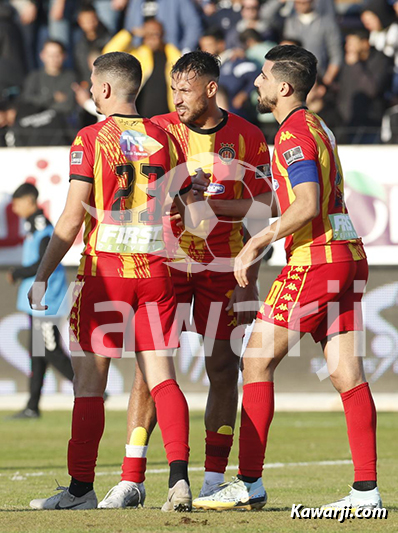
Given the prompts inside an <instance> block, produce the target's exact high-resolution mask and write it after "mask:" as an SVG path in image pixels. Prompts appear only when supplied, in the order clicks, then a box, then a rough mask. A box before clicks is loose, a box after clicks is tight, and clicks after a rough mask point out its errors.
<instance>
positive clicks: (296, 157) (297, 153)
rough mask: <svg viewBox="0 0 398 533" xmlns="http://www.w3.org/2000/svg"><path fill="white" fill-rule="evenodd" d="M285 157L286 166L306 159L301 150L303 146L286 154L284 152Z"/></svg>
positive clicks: (291, 149)
mask: <svg viewBox="0 0 398 533" xmlns="http://www.w3.org/2000/svg"><path fill="white" fill-rule="evenodd" d="M283 157H284V159H285V161H286V164H287V165H288V166H289V165H291V164H292V163H294V162H295V161H300V160H301V159H304V154H303V150H302V149H301V146H295V147H294V148H290V150H286V152H283Z"/></svg>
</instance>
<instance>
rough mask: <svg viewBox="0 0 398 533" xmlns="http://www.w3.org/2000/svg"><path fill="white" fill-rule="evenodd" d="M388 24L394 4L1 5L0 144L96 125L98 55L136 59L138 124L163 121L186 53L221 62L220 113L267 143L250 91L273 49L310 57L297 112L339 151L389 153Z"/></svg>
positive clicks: (391, 68) (394, 119)
mask: <svg viewBox="0 0 398 533" xmlns="http://www.w3.org/2000/svg"><path fill="white" fill-rule="evenodd" d="M397 14H398V0H363V2H360V1H359V2H358V0H356V1H355V0H347V1H346V0H343V1H340V2H334V0H91V2H88V1H85V0H0V146H57V145H68V144H70V142H71V140H73V137H74V135H75V134H76V132H77V130H78V129H80V128H81V127H83V126H86V125H89V124H92V123H94V122H96V121H98V120H101V118H102V117H100V116H98V115H97V113H96V111H95V107H94V104H93V102H92V100H91V97H90V92H89V88H90V72H91V65H92V63H93V61H94V60H95V58H96V57H98V56H99V55H101V54H102V53H105V52H111V51H123V52H128V53H131V54H134V55H135V56H136V57H137V58H138V59H139V60H140V61H141V63H142V66H143V84H142V87H141V90H140V93H139V97H138V101H137V107H138V110H139V112H140V114H141V115H143V116H147V117H149V118H150V117H152V116H154V115H158V114H162V113H167V112H169V111H173V110H174V109H173V102H172V95H171V91H170V81H169V72H170V69H171V66H172V65H173V63H174V62H175V61H176V60H177V59H178V57H180V55H181V54H183V53H185V52H187V51H190V50H195V49H197V48H199V49H201V50H205V51H208V52H211V53H213V54H217V55H218V56H219V57H220V59H221V77H220V90H219V94H218V98H219V105H220V106H221V107H223V108H224V109H228V110H230V111H231V112H233V113H236V114H238V115H241V116H243V117H245V118H247V119H249V120H250V121H252V122H254V123H257V124H258V125H259V126H260V127H261V128H262V129H263V131H264V133H265V136H266V138H267V140H268V141H269V142H270V143H272V142H273V138H274V135H275V132H276V131H277V128H278V125H277V124H276V123H275V122H274V119H273V117H272V115H262V116H260V115H259V114H258V113H257V111H256V102H257V94H256V92H255V90H253V89H254V88H253V82H254V79H255V78H256V76H257V74H258V72H259V69H260V68H261V66H262V63H263V59H264V55H265V54H266V53H267V51H268V50H269V49H270V48H272V47H273V46H274V45H275V44H278V43H286V44H287V43H289V44H298V45H301V46H304V47H305V48H307V49H308V50H310V51H312V52H313V53H314V54H315V55H316V57H317V59H318V70H319V77H318V80H317V83H316V85H315V87H314V88H313V90H312V91H311V93H310V95H309V98H308V102H307V104H308V107H309V108H310V109H311V110H313V111H314V112H316V113H318V114H319V115H320V116H321V117H322V118H323V119H324V120H325V122H326V123H327V124H328V126H329V127H330V128H331V129H332V130H333V131H334V133H335V135H336V137H337V140H338V141H339V142H340V143H343V144H375V143H396V142H397V141H398V15H397Z"/></svg>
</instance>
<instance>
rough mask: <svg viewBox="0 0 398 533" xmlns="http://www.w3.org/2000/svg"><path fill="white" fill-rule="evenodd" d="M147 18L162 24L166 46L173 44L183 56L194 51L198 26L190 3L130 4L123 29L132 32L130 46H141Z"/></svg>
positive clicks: (175, 0) (161, 0)
mask: <svg viewBox="0 0 398 533" xmlns="http://www.w3.org/2000/svg"><path fill="white" fill-rule="evenodd" d="M148 18H156V19H157V20H159V22H161V23H162V24H163V27H164V30H165V42H166V43H171V44H174V46H176V47H177V48H178V49H179V50H182V52H183V53H185V52H189V51H190V50H194V49H195V48H196V47H197V44H198V42H199V38H200V35H201V33H202V24H201V20H200V16H199V15H198V12H197V10H196V7H195V5H194V4H193V1H192V0H153V1H151V2H147V1H146V0H130V1H129V4H128V7H127V10H126V16H125V20H124V27H125V28H126V29H127V30H132V33H133V35H134V37H135V39H134V43H133V44H134V46H138V45H139V44H140V43H141V38H142V36H143V32H142V27H143V24H144V22H145V20H146V19H148Z"/></svg>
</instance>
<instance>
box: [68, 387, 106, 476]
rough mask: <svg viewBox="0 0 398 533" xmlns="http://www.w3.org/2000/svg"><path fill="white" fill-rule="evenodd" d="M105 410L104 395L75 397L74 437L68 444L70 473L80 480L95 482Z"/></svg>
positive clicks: (73, 414) (73, 415)
mask: <svg viewBox="0 0 398 533" xmlns="http://www.w3.org/2000/svg"><path fill="white" fill-rule="evenodd" d="M104 427H105V412H104V399H103V398H102V396H99V397H95V398H75V405H74V407H73V413H72V438H71V439H70V441H69V446H68V469H69V474H70V475H71V476H72V477H74V478H75V479H77V480H78V481H85V482H87V483H93V481H94V469H95V464H96V462H97V455H98V446H99V443H100V440H101V437H102V434H103V432H104Z"/></svg>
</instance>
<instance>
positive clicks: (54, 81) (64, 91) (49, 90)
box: [22, 40, 76, 116]
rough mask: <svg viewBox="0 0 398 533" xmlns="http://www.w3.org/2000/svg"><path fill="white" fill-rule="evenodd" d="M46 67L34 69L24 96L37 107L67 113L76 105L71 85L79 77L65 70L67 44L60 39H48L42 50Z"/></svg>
mask: <svg viewBox="0 0 398 533" xmlns="http://www.w3.org/2000/svg"><path fill="white" fill-rule="evenodd" d="M40 59H41V60H42V62H43V68H42V69H39V70H35V71H33V72H31V73H30V74H29V76H28V77H27V79H26V82H25V85H24V90H23V94H22V100H23V102H25V103H30V104H33V105H35V106H36V107H37V110H44V109H52V110H54V111H55V112H57V113H60V114H62V115H64V116H68V115H70V114H71V113H72V111H73V109H74V107H75V98H74V93H73V91H72V88H71V85H72V83H73V82H75V81H76V76H75V74H74V72H72V71H70V70H64V68H63V63H64V61H65V48H64V46H63V44H62V43H61V42H59V41H54V40H48V41H46V43H45V44H44V47H43V50H42V51H41V53H40Z"/></svg>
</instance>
